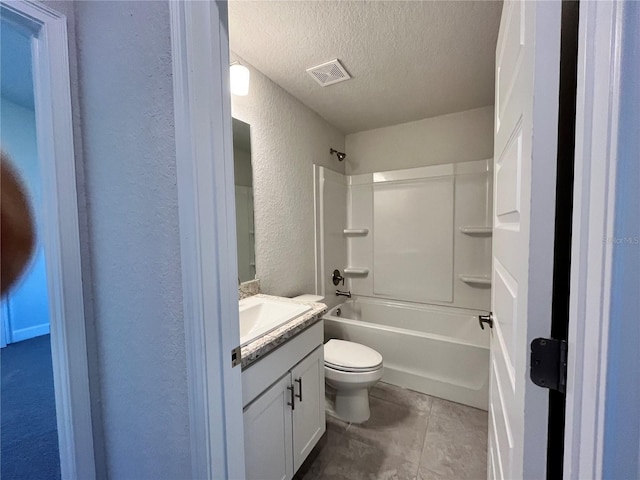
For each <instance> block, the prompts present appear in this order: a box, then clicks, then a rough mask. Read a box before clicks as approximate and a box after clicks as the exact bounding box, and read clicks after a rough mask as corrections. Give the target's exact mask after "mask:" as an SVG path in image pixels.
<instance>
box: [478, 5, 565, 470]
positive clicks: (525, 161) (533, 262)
mask: <svg viewBox="0 0 640 480" xmlns="http://www.w3.org/2000/svg"><path fill="white" fill-rule="evenodd" d="M560 17H561V2H524V1H523V2H521V1H506V2H505V3H504V6H503V12H502V19H501V22H500V33H499V36H498V44H497V47H496V98H495V104H496V108H495V112H496V114H495V130H494V158H495V168H494V186H495V188H494V202H493V205H494V207H493V209H494V218H493V227H494V240H493V267H492V268H493V270H492V282H493V288H492V300H491V307H492V311H493V317H494V328H493V329H492V331H491V333H492V335H491V389H490V399H489V452H488V464H489V469H488V478H490V479H491V478H499V479H503V478H504V479H520V478H536V479H539V478H545V471H546V448H547V434H546V433H547V416H548V400H547V399H548V392H547V391H546V389H542V388H540V387H537V386H535V385H534V384H533V383H532V382H531V381H530V380H529V344H530V342H531V340H533V339H534V338H536V337H546V336H549V334H550V330H551V293H552V292H551V289H552V274H553V235H554V216H555V212H554V209H555V176H556V175H555V170H556V167H555V164H556V148H557V112H558V85H559V61H560V20H561V18H560Z"/></svg>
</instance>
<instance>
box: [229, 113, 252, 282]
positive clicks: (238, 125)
mask: <svg viewBox="0 0 640 480" xmlns="http://www.w3.org/2000/svg"><path fill="white" fill-rule="evenodd" d="M233 165H234V174H235V185H236V235H237V241H238V282H239V283H242V282H247V281H249V280H253V279H254V278H255V277H256V254H255V246H254V226H253V225H254V224H253V174H252V170H251V127H250V126H249V124H248V123H244V122H241V121H240V120H238V119H236V118H234V119H233Z"/></svg>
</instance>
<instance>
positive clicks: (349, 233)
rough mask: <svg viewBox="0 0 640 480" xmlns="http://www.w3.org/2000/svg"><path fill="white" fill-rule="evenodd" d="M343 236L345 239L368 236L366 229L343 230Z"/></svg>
mask: <svg viewBox="0 0 640 480" xmlns="http://www.w3.org/2000/svg"><path fill="white" fill-rule="evenodd" d="M344 234H345V235H346V236H347V237H363V236H365V235H368V234H369V229H368V228H345V229H344Z"/></svg>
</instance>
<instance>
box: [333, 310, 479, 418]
mask: <svg viewBox="0 0 640 480" xmlns="http://www.w3.org/2000/svg"><path fill="white" fill-rule="evenodd" d="M338 310H340V312H339V313H338ZM478 313H479V312H478V311H474V310H467V309H459V308H452V307H440V306H434V305H420V304H416V303H408V302H398V301H387V300H381V299H374V298H364V297H358V298H357V299H354V300H349V301H347V302H345V303H343V304H341V305H338V306H336V307H334V308H333V309H331V310H330V311H329V312H328V313H327V314H326V315H325V316H324V320H325V339H330V338H338V339H344V340H349V341H353V342H357V343H361V344H363V345H367V346H369V347H371V348H373V349H374V350H376V351H377V352H379V353H380V354H381V355H382V357H383V358H384V374H383V377H382V380H383V381H385V382H388V383H391V384H394V385H399V386H402V387H406V388H411V389H413V390H416V391H419V392H423V393H426V394H429V395H433V396H436V397H440V398H445V399H447V400H452V401H454V402H458V403H462V404H464V405H469V406H472V407H476V408H481V409H484V410H486V409H487V399H488V384H489V333H488V330H481V329H480V327H479V326H478V319H477V314H478Z"/></svg>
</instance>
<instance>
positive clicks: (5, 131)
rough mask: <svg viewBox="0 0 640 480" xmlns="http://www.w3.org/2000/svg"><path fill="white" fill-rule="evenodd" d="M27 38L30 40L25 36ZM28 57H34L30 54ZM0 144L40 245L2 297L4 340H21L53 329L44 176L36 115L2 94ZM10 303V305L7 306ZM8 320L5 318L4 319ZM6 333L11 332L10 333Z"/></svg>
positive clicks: (28, 59)
mask: <svg viewBox="0 0 640 480" xmlns="http://www.w3.org/2000/svg"><path fill="white" fill-rule="evenodd" d="M24 41H25V42H29V40H27V39H26V38H25V40H24ZM25 61H29V62H30V61H31V58H27V59H26V60H25ZM0 145H1V146H2V149H3V150H4V152H5V153H6V154H7V155H9V158H10V159H11V164H12V166H13V167H14V168H15V170H16V171H17V173H18V175H19V176H20V179H21V181H22V184H23V187H24V188H25V190H26V192H27V195H28V197H29V203H30V206H31V213H32V215H33V217H34V220H35V224H36V246H35V251H34V254H33V255H32V256H31V259H30V260H29V264H28V265H27V267H26V268H25V271H24V272H23V273H22V275H21V277H20V278H19V280H18V282H17V283H16V284H15V285H14V286H13V287H12V289H11V290H10V291H9V292H8V295H7V296H6V297H4V298H3V299H2V303H3V311H4V312H6V314H7V322H6V324H7V326H8V327H9V331H7V332H5V331H4V326H3V327H0V328H2V330H3V338H4V341H7V340H9V338H8V337H9V335H10V337H11V338H10V340H11V341H12V342H19V341H22V340H26V339H28V338H33V337H37V336H39V335H45V334H47V333H49V301H48V292H47V277H46V262H45V258H44V247H43V245H42V242H41V241H40V237H41V235H42V179H41V173H40V162H39V161H38V147H37V138H36V116H35V112H34V111H33V110H32V109H27V108H25V107H23V106H21V105H18V104H16V103H14V102H12V101H11V100H9V99H7V98H5V97H1V98H0ZM5 307H6V309H5ZM3 323H5V322H3ZM5 334H9V335H6V336H5Z"/></svg>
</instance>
